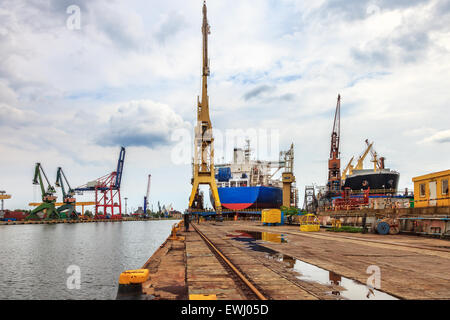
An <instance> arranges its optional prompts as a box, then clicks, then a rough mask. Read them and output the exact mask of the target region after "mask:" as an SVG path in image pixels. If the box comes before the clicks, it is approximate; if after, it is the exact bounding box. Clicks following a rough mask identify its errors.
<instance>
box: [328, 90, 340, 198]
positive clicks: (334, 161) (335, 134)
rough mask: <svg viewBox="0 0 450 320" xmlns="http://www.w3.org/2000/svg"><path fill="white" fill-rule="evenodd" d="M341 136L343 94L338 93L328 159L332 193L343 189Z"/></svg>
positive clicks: (329, 190) (330, 191) (329, 188)
mask: <svg viewBox="0 0 450 320" xmlns="http://www.w3.org/2000/svg"><path fill="white" fill-rule="evenodd" d="M340 138H341V95H340V94H339V95H338V98H337V105H336V112H335V114H334V125H333V131H332V132H331V148H330V158H329V160H328V183H327V190H328V193H330V194H337V193H339V192H340V191H341V159H340V154H339V153H340V152H339V142H340V141H339V140H340Z"/></svg>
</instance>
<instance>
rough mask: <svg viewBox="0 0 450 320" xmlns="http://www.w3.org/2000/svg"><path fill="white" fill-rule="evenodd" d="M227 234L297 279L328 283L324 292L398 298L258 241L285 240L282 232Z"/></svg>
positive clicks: (354, 297) (359, 297) (351, 297)
mask: <svg viewBox="0 0 450 320" xmlns="http://www.w3.org/2000/svg"><path fill="white" fill-rule="evenodd" d="M228 236H229V237H231V239H233V240H236V241H241V242H244V243H246V245H247V247H248V248H249V249H251V250H253V251H258V252H263V253H265V257H266V258H267V259H271V260H276V261H279V262H282V263H283V264H285V265H286V267H288V268H289V269H291V270H293V271H295V272H296V273H298V274H299V275H298V276H297V278H298V279H299V280H302V281H309V282H317V283H320V284H323V285H325V286H330V289H331V290H332V291H330V292H328V293H329V294H332V295H336V296H339V297H341V298H343V299H349V300H398V298H396V297H394V296H391V295H389V294H387V293H385V292H382V291H379V290H376V289H369V288H368V287H367V286H366V285H364V284H362V283H360V282H358V281H356V280H352V279H349V278H346V277H343V276H341V275H339V274H336V273H334V272H333V271H329V270H325V269H322V268H319V267H317V266H315V265H313V264H310V263H307V262H304V261H301V260H299V259H296V258H294V257H291V256H289V255H285V254H282V253H280V252H278V251H275V250H273V249H270V248H266V247H264V246H263V245H261V242H260V241H267V242H274V243H286V242H287V240H286V238H285V236H284V235H283V234H279V233H270V232H259V231H242V230H237V231H235V233H233V234H229V235H228ZM257 241H258V242H257ZM368 276H369V275H368Z"/></svg>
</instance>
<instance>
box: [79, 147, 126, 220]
mask: <svg viewBox="0 0 450 320" xmlns="http://www.w3.org/2000/svg"><path fill="white" fill-rule="evenodd" d="M124 162H125V148H124V147H121V149H120V154H119V161H118V162H117V170H116V171H113V172H111V173H109V174H107V175H105V176H103V177H100V178H98V179H96V180H94V181H91V182H88V183H87V184H85V185H83V186H81V187H78V188H76V189H75V191H77V192H83V191H95V218H97V219H105V218H108V213H110V214H111V219H122V201H121V198H120V183H121V181H122V173H123V164H124ZM99 208H101V209H102V212H103V214H101V215H99ZM108 208H109V209H110V210H108ZM114 208H117V209H118V211H119V213H118V214H114ZM108 211H110V212H108Z"/></svg>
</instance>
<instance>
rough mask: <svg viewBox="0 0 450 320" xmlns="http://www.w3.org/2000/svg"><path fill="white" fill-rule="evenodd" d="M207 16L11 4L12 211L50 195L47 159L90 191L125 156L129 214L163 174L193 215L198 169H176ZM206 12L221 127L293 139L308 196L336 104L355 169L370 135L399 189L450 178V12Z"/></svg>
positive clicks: (1, 146)
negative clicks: (41, 181)
mask: <svg viewBox="0 0 450 320" xmlns="http://www.w3.org/2000/svg"><path fill="white" fill-rule="evenodd" d="M71 5H76V6H78V7H79V8H80V21H79V22H80V24H79V26H80V28H79V29H78V28H76V27H77V25H76V24H74V23H73V21H74V20H71V19H72V18H73V17H74V16H73V11H70V10H69V13H68V11H67V9H68V7H69V6H71ZM201 7H202V1H201V0H195V1H194V0H189V1H181V0H170V1H156V0H152V1H149V0H132V1H130V0H129V1H106V0H89V1H76V0H68V1H66V0H47V1H45V0H28V1H24V0H1V1H0V134H1V140H0V153H1V157H0V190H6V191H7V192H8V193H11V194H12V195H13V199H11V200H8V201H7V202H6V203H5V204H6V207H7V208H10V209H13V208H27V204H28V202H31V201H38V200H39V190H37V189H36V187H34V186H33V185H32V183H31V182H32V178H33V170H34V164H35V163H36V162H41V163H42V165H43V167H44V169H45V170H46V172H47V175H48V176H49V177H50V179H51V182H52V183H53V182H54V181H53V180H54V178H55V175H56V168H57V167H58V166H62V167H63V168H64V171H65V173H66V175H67V176H68V178H69V180H70V183H71V184H72V186H79V185H82V184H84V183H86V182H87V181H90V180H93V179H95V178H97V177H100V176H102V175H104V174H106V173H108V172H110V171H113V170H114V169H115V166H116V162H117V157H118V154H119V150H120V146H121V145H124V146H126V147H127V155H126V160H125V170H124V176H123V185H122V195H123V197H128V198H129V200H128V204H129V207H130V208H131V207H133V208H136V207H137V206H140V205H142V202H143V196H144V194H145V189H146V183H147V175H148V174H149V173H150V174H152V188H151V196H150V198H151V203H152V204H153V205H154V206H156V203H157V201H158V200H159V201H161V203H164V204H169V203H173V206H174V207H175V208H176V209H179V210H183V209H185V208H186V207H187V204H188V196H189V192H190V188H191V186H190V178H191V166H190V164H189V159H188V161H184V162H183V161H176V159H174V148H175V146H176V145H177V134H175V133H176V132H183V130H184V131H186V130H187V132H192V127H193V124H194V123H195V122H194V121H195V120H196V113H195V110H196V99H197V95H198V94H199V93H200V74H201V31H200V27H201ZM208 10H209V12H208V14H209V21H210V25H211V31H212V34H211V37H210V59H211V78H210V85H209V89H210V92H209V95H210V108H211V118H212V122H213V126H214V128H215V129H218V130H221V131H222V132H224V131H226V130H229V129H239V128H245V129H248V128H255V129H263V130H277V132H278V134H279V139H280V140H279V145H280V148H281V149H287V148H288V147H289V145H290V143H291V142H294V144H295V154H296V160H295V174H296V177H297V181H298V185H299V189H300V193H301V194H303V187H304V185H305V184H307V185H310V184H312V183H315V184H317V185H323V184H325V180H326V177H327V157H328V155H329V143H330V142H329V137H330V133H331V127H332V120H333V114H334V108H335V105H336V98H337V95H338V93H340V94H341V95H342V114H341V131H342V137H341V139H342V140H341V158H342V159H343V160H342V162H343V165H345V164H346V163H347V161H348V160H349V158H350V157H351V156H353V155H355V156H356V157H357V156H358V155H359V154H360V153H361V152H362V151H363V149H364V147H365V144H364V140H365V139H367V138H368V139H369V140H371V141H374V142H375V145H374V146H375V150H376V151H377V152H378V154H380V155H383V156H385V157H386V158H387V161H386V162H387V166H388V167H390V168H392V169H396V170H398V171H399V172H400V173H401V179H400V185H399V186H400V188H405V187H409V188H410V189H411V188H412V183H411V178H412V177H414V176H416V175H421V174H424V173H428V172H430V171H439V170H445V169H449V167H450V161H449V159H450V109H449V102H450V56H449V51H450V1H448V0H427V1H425V0H371V1H365V0H322V1H314V2H312V1H300V0H277V1H275V0H240V1H227V0H210V1H209V3H208ZM68 19H69V23H68ZM74 27H75V28H74ZM180 130H181V131H180ZM178 144H179V143H178ZM231 148H232V146H229V149H231ZM175 158H176V157H175ZM187 158H189V157H187ZM369 165H370V162H368V163H367V166H369ZM84 199H89V196H84ZM301 202H302V201H301Z"/></svg>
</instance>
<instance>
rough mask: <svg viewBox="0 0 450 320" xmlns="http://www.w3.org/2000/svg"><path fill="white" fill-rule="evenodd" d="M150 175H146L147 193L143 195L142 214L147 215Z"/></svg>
mask: <svg viewBox="0 0 450 320" xmlns="http://www.w3.org/2000/svg"><path fill="white" fill-rule="evenodd" d="M151 178H152V175H151V174H149V175H148V182H147V193H146V194H145V197H144V216H147V207H148V198H149V196H150V181H151Z"/></svg>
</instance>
